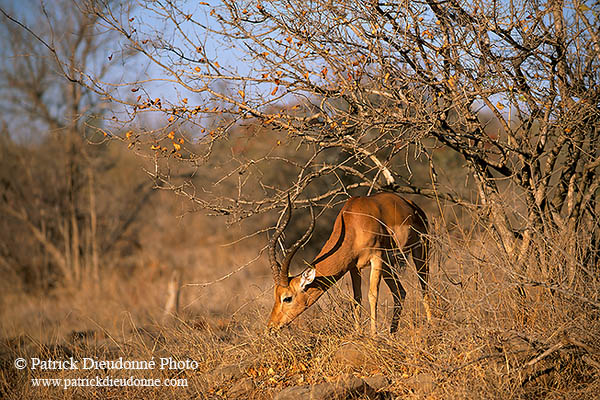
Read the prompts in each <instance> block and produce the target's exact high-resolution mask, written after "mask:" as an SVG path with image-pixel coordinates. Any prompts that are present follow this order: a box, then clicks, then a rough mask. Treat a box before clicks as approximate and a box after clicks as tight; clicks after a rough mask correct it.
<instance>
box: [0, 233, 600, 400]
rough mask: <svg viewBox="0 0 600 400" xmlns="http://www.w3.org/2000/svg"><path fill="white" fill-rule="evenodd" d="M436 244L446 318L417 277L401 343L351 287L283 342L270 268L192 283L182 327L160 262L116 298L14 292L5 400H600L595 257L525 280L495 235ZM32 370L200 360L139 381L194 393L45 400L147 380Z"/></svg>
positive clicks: (562, 257) (113, 291) (136, 392)
mask: <svg viewBox="0 0 600 400" xmlns="http://www.w3.org/2000/svg"><path fill="white" fill-rule="evenodd" d="M432 237H434V238H436V240H435V241H434V243H435V247H436V248H435V259H434V260H433V261H432V279H431V290H432V302H433V306H434V308H433V310H434V321H433V322H432V323H431V324H427V322H426V319H425V316H424V312H423V310H422V309H421V308H422V305H421V302H420V298H419V296H420V294H419V292H418V291H417V290H416V287H415V286H414V284H416V277H415V276H413V275H414V272H412V271H411V270H410V269H407V271H406V273H405V274H404V280H405V282H406V283H408V286H409V287H410V289H409V290H408V292H409V294H408V297H407V301H406V303H405V309H404V312H403V315H402V319H401V323H400V329H399V331H398V332H397V333H396V334H394V335H389V333H387V332H386V331H385V329H386V328H385V327H386V326H387V325H389V322H388V321H386V320H384V321H382V322H380V328H381V329H380V334H379V335H378V336H376V337H371V336H370V335H368V334H367V332H368V329H367V325H366V322H367V321H366V316H367V315H368V313H367V312H366V311H365V312H363V319H364V322H365V324H364V325H363V328H364V329H363V330H362V331H357V330H355V328H354V325H353V323H352V318H351V308H350V299H351V291H350V287H349V286H350V285H349V283H347V282H345V281H342V282H341V283H340V284H338V285H337V286H336V287H335V288H334V289H331V290H330V292H329V293H328V295H327V296H326V299H322V300H321V301H320V302H319V303H318V304H317V305H316V306H314V307H313V309H311V310H310V311H308V312H307V313H305V315H302V316H301V317H299V318H298V320H297V321H295V322H294V323H293V324H292V326H291V327H290V328H288V329H285V330H283V331H282V332H280V333H279V334H277V335H269V334H267V333H266V332H265V322H266V318H267V314H268V309H269V306H270V304H271V301H272V299H271V296H272V293H271V289H270V285H271V283H270V279H269V278H270V277H269V274H268V272H267V267H266V263H265V261H266V260H261V262H260V263H257V265H255V266H253V267H250V268H248V269H245V270H243V272H240V273H237V274H234V275H232V276H231V277H230V278H227V279H226V280H224V281H222V282H219V283H216V284H213V285H209V286H206V287H194V286H189V287H188V286H184V287H183V288H182V292H181V304H182V307H181V309H180V310H179V315H177V316H173V317H172V318H170V319H169V320H168V321H164V320H161V316H162V309H163V307H164V304H165V302H166V301H167V290H166V288H167V285H168V283H169V280H170V275H169V274H168V273H166V272H165V271H160V267H159V266H158V265H152V264H148V265H143V266H142V265H140V266H139V267H138V268H136V269H135V271H134V273H133V274H132V275H130V276H128V277H124V276H119V275H118V274H117V273H114V274H113V275H112V276H106V277H104V278H105V282H106V286H105V287H106V289H105V290H103V291H101V292H99V291H94V290H93V289H92V288H87V287H82V288H81V289H73V290H66V289H65V290H60V291H59V290H57V291H55V292H53V293H51V294H50V295H43V296H34V295H31V294H24V293H11V292H10V290H8V291H7V290H5V291H4V295H3V304H2V309H3V310H4V311H3V313H2V326H3V332H2V333H3V338H2V353H1V354H2V372H1V375H0V376H1V386H0V388H1V389H0V390H1V391H2V395H3V398H23V397H25V398H97V397H103V398H110V397H115V398H116V397H118V398H140V397H150V398H181V397H190V398H257V399H259V398H272V397H273V396H276V395H277V396H278V397H277V398H279V399H287V398H298V397H295V396H313V397H312V398H349V397H352V396H355V397H356V396H357V397H359V398H383V399H385V398H397V397H402V398H404V397H408V398H473V399H474V398H540V397H544V398H578V399H581V398H590V399H591V398H595V397H596V394H597V391H598V389H600V388H599V380H598V374H599V373H600V347H599V346H598V343H600V340H599V339H600V338H599V337H598V332H600V329H599V328H600V327H599V326H598V304H597V302H596V301H597V300H596V297H595V296H597V293H598V289H599V287H598V282H597V278H596V277H595V276H594V275H592V276H590V275H587V274H586V273H584V272H583V271H584V270H585V269H584V268H578V269H576V270H575V271H577V272H575V273H571V274H569V273H568V271H569V268H570V267H572V266H573V265H577V263H579V260H578V259H577V255H576V254H569V253H568V250H565V249H568V248H569V246H568V245H567V243H565V242H564V241H568V240H574V238H572V237H571V238H569V237H568V235H557V238H556V241H555V243H556V248H555V250H556V254H545V256H544V257H540V255H539V254H535V253H534V252H532V254H531V257H530V258H528V259H527V260H526V261H525V262H527V263H528V266H529V268H528V271H530V272H529V275H527V276H521V275H519V274H516V273H514V271H516V270H518V268H516V267H518V266H515V265H513V264H511V263H510V260H511V258H510V257H509V255H506V254H502V253H501V252H500V250H499V249H498V248H496V243H495V242H493V241H491V240H490V238H489V235H488V234H487V232H486V231H485V230H483V229H478V230H477V232H469V234H467V233H466V232H462V233H461V234H457V233H456V232H454V234H453V235H452V236H451V235H450V234H449V233H448V232H443V231H441V230H439V231H436V232H434V233H433V234H432ZM577 240H582V238H581V237H580V238H577ZM541 248H544V249H546V248H547V246H545V245H544V246H543V247H541ZM193 251H194V252H195V253H196V254H198V255H199V254H203V249H201V248H196V249H194V250H193ZM544 260H546V261H544ZM224 261H226V260H225V259H224V257H221V256H219V255H218V254H215V256H214V257H213V258H207V257H205V258H203V262H204V263H210V264H211V265H213V266H214V267H215V268H216V269H217V270H220V271H223V272H225V271H229V270H230V269H231V266H228V265H227V264H226V262H225V263H224ZM569 263H572V264H573V265H569ZM532 267H535V268H532ZM588 268H590V269H592V268H593V266H588ZM586 269H587V268H586ZM203 271H205V269H204V268H203V267H198V269H197V270H196V271H194V273H191V274H190V272H189V271H188V275H186V278H185V281H184V283H185V282H187V279H190V277H191V276H195V277H196V278H195V281H199V280H201V279H204V277H202V274H203ZM531 271H537V272H535V273H532V272H531ZM589 272H592V271H591V270H590V271H589ZM201 277H202V278H201ZM206 278H207V279H211V278H212V277H208V276H206ZM541 282H545V284H541ZM549 282H555V283H554V284H550V283H549ZM253 288H254V289H253ZM384 294H385V295H386V296H387V297H386V298H384V300H383V301H382V302H380V307H381V308H382V315H385V316H386V317H387V318H388V319H389V318H390V316H391V308H390V306H391V296H389V293H387V289H386V290H384ZM18 357H24V358H27V359H29V358H31V357H39V358H49V359H68V358H69V357H74V358H75V359H80V360H81V359H83V358H84V357H93V358H96V359H99V360H113V359H118V358H119V357H123V359H128V360H148V359H151V358H152V357H154V358H155V359H159V358H172V359H173V360H180V361H185V360H195V361H197V362H198V366H197V369H180V368H178V369H174V370H160V369H158V368H157V369H153V370H146V371H133V375H136V376H140V377H144V378H150V377H152V378H160V379H165V378H185V379H186V380H187V384H188V386H187V387H185V388H169V389H166V388H160V389H157V388H140V387H128V388H89V387H82V388H71V389H67V390H65V389H63V388H50V387H32V384H31V379H32V378H62V379H65V378H84V377H88V376H89V377H91V376H94V375H96V374H98V373H99V372H100V373H101V374H103V375H104V374H107V375H111V376H114V377H119V376H122V375H123V374H125V375H127V376H129V374H131V371H118V370H111V371H108V372H104V371H94V370H91V371H33V370H29V369H27V370H24V371H19V370H16V369H15V368H14V367H13V361H14V360H15V359H16V358H18ZM284 389H285V390H284ZM306 398H308V397H306Z"/></svg>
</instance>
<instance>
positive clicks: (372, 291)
mask: <svg viewBox="0 0 600 400" xmlns="http://www.w3.org/2000/svg"><path fill="white" fill-rule="evenodd" d="M382 272H383V271H382V261H381V258H380V257H379V256H373V257H372V258H371V276H370V278H369V305H370V306H371V335H373V336H375V335H376V334H377V298H378V297H379V283H380V282H381V274H382Z"/></svg>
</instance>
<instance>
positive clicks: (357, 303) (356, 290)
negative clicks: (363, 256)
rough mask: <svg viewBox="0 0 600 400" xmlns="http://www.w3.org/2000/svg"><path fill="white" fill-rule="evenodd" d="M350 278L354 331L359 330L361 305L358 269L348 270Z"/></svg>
mask: <svg viewBox="0 0 600 400" xmlns="http://www.w3.org/2000/svg"><path fill="white" fill-rule="evenodd" d="M350 277H351V278H352V292H353V294H354V304H353V310H352V311H353V315H354V325H355V327H356V330H360V309H361V303H362V288H361V277H360V271H359V270H358V268H352V269H350Z"/></svg>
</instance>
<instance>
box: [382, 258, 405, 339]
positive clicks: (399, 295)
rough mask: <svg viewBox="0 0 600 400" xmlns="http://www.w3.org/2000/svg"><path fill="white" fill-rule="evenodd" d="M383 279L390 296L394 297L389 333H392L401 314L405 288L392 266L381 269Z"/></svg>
mask: <svg viewBox="0 0 600 400" xmlns="http://www.w3.org/2000/svg"><path fill="white" fill-rule="evenodd" d="M383 281H384V282H385V283H386V285H387V286H388V288H390V291H391V292H392V297H393V298H394V312H393V314H392V324H391V326H390V333H394V332H396V331H397V330H398V320H399V319H400V314H402V303H403V302H404V298H405V297H406V290H404V288H403V287H402V284H401V283H400V278H399V277H398V274H397V273H396V271H394V267H393V266H389V267H386V268H385V270H384V271H383Z"/></svg>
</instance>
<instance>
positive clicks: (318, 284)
mask: <svg viewBox="0 0 600 400" xmlns="http://www.w3.org/2000/svg"><path fill="white" fill-rule="evenodd" d="M351 247H352V242H351V240H348V237H347V236H346V223H345V221H344V218H343V216H342V215H340V218H338V219H337V220H336V222H335V226H334V228H333V232H332V234H331V236H330V238H329V240H327V242H326V243H325V245H324V246H323V249H322V250H321V252H320V253H319V255H318V256H317V258H315V260H314V261H313V262H312V265H313V266H314V268H315V269H316V270H317V271H316V272H317V274H316V275H317V276H316V277H315V280H314V281H313V282H312V283H311V284H310V285H309V286H308V289H307V291H308V293H309V296H310V299H311V304H312V303H314V302H315V301H316V300H317V299H318V298H319V297H321V295H322V294H323V293H325V292H326V291H327V289H329V288H330V287H331V286H333V285H334V284H335V283H336V282H337V281H338V280H340V279H341V278H342V277H343V276H344V275H345V274H346V272H348V270H349V267H350V266H351V265H352V263H353V261H355V260H354V258H353V254H352V251H351Z"/></svg>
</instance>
